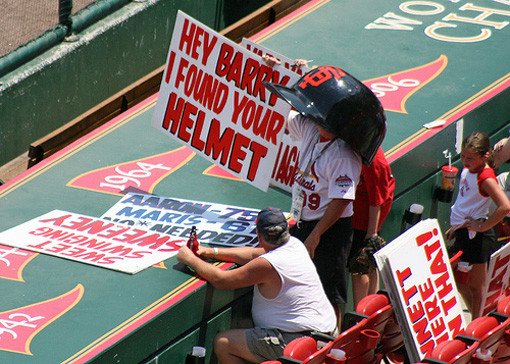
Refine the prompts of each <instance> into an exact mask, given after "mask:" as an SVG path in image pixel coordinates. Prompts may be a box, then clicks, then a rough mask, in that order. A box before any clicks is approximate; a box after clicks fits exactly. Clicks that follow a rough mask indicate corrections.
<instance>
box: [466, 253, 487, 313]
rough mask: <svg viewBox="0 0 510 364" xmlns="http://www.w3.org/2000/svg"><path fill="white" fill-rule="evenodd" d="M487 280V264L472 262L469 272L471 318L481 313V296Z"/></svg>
mask: <svg viewBox="0 0 510 364" xmlns="http://www.w3.org/2000/svg"><path fill="white" fill-rule="evenodd" d="M486 280H487V264H486V263H481V264H473V267H472V268H471V271H470V272H469V289H470V291H471V318H472V319H475V318H477V317H480V315H481V305H482V297H483V294H484V292H485V284H486V283H485V282H486Z"/></svg>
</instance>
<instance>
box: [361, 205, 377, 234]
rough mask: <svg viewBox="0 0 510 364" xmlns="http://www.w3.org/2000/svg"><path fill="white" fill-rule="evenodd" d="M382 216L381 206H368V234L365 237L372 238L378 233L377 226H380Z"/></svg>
mask: <svg viewBox="0 0 510 364" xmlns="http://www.w3.org/2000/svg"><path fill="white" fill-rule="evenodd" d="M380 218H381V206H368V225H367V235H366V236H365V238H370V237H372V236H374V235H377V233H378V231H377V227H378V226H379V219H380Z"/></svg>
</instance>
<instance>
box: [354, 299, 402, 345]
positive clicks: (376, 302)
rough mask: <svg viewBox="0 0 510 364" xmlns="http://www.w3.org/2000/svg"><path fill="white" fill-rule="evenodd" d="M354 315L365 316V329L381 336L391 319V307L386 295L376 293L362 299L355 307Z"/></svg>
mask: <svg viewBox="0 0 510 364" xmlns="http://www.w3.org/2000/svg"><path fill="white" fill-rule="evenodd" d="M356 313H359V314H362V315H365V316H367V322H366V323H365V328H367V329H372V330H375V331H377V332H378V333H380V334H381V335H382V334H383V332H384V329H385V327H386V324H387V323H388V321H389V320H390V319H391V318H392V317H393V306H392V305H391V304H390V302H389V299H388V297H387V296H386V295H384V294H380V293H376V294H372V295H368V296H366V297H365V298H363V299H362V300H361V301H360V302H359V303H358V306H357V307H356Z"/></svg>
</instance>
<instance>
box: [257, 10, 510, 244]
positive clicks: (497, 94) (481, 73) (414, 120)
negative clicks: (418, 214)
mask: <svg viewBox="0 0 510 364" xmlns="http://www.w3.org/2000/svg"><path fill="white" fill-rule="evenodd" d="M412 3H413V2H403V1H394V0H393V1H383V2H373V1H370V0H361V1H358V0H333V1H316V2H315V7H313V8H312V10H311V11H308V12H305V13H304V15H303V16H301V17H300V19H299V21H298V22H294V23H289V24H287V25H286V26H282V27H280V28H277V29H275V30H273V31H270V32H267V33H264V34H263V35H259V36H258V37H257V36H256V37H254V40H255V41H257V40H258V42H260V43H261V44H263V45H264V46H266V47H268V48H270V49H273V50H275V51H277V52H279V53H281V54H284V55H286V56H288V57H291V58H304V59H313V62H312V65H324V64H332V65H335V66H339V67H342V68H344V69H345V70H346V71H347V72H349V73H351V74H352V75H354V76H355V77H357V78H358V79H360V80H361V81H365V82H368V81H369V80H372V79H379V78H382V80H381V81H380V82H382V83H384V84H385V85H384V87H386V90H388V91H387V92H385V94H384V95H383V96H382V97H381V96H380V99H381V100H382V101H383V104H384V100H385V99H388V98H389V97H392V94H394V92H393V91H394V88H392V87H390V86H391V84H390V83H389V82H388V79H387V76H388V75H393V74H396V73H399V72H402V71H406V70H411V69H414V68H417V67H421V66H423V65H426V64H428V63H430V62H433V61H435V60H438V59H439V58H440V57H445V60H446V64H445V66H444V68H443V69H442V70H441V71H440V72H439V73H437V74H436V75H435V76H434V77H433V78H431V79H429V80H427V82H426V83H425V82H422V84H420V85H418V87H416V89H415V90H414V92H413V93H412V94H410V95H407V98H406V99H405V100H403V101H402V104H401V105H403V107H402V109H401V110H398V112H397V111H396V110H394V108H391V109H388V108H386V116H387V126H388V131H387V135H386V138H385V140H384V143H383V148H384V149H385V151H386V153H387V156H388V159H389V160H390V161H391V165H392V169H393V172H394V174H395V178H396V182H397V183H396V185H397V191H396V194H397V198H396V203H395V206H394V208H393V210H392V212H391V215H390V217H389V220H388V223H387V224H386V225H387V226H385V227H384V230H385V231H387V232H386V236H387V237H388V238H393V237H395V236H396V234H398V232H399V229H400V219H401V217H402V215H403V212H404V210H405V208H407V207H408V206H409V205H410V204H412V203H421V204H423V205H424V206H425V207H426V213H425V214H424V217H428V216H429V212H428V211H429V209H428V208H427V206H430V205H431V204H432V194H433V191H434V184H435V183H438V182H439V179H438V177H437V175H438V171H439V168H440V167H441V166H442V165H443V164H445V163H447V159H445V157H444V155H443V151H444V150H446V149H448V150H449V151H450V152H451V153H452V156H453V157H452V158H453V159H452V160H453V162H456V161H458V159H459V156H458V154H457V153H456V151H455V145H456V143H457V142H458V141H457V135H458V132H457V129H458V128H460V127H463V133H460V134H459V135H461V136H462V137H465V136H467V135H468V134H469V133H471V132H472V131H474V130H482V131H485V132H486V133H488V134H489V135H490V136H491V140H493V142H496V141H497V140H498V138H500V137H502V136H507V135H508V133H507V129H508V125H509V123H510V88H509V86H510V67H509V64H508V61H507V58H508V57H507V55H508V52H509V46H510V42H508V40H510V27H508V26H505V22H506V21H508V11H509V7H508V6H507V5H504V4H502V3H498V2H493V1H482V2H476V3H475V4H474V6H478V7H484V8H487V9H482V10H478V11H474V10H462V9H463V8H464V7H468V8H469V6H468V5H466V3H467V2H466V1H459V2H441V3H438V2H423V3H422V4H421V5H416V4H414V5H413V4H412ZM461 8H462V9H461ZM361 9H363V10H361ZM480 11H487V12H490V13H491V14H490V16H489V17H488V18H487V19H486V20H487V21H489V20H490V21H491V22H493V24H496V23H497V24H499V25H498V28H499V29H495V28H494V27H493V26H489V25H487V24H480V23H478V24H477V23H475V22H466V21H464V22H460V21H453V20H450V21H448V23H449V24H450V25H455V27H454V28H453V27H450V28H445V29H441V30H437V32H436V33H438V34H441V35H443V36H444V37H448V38H449V39H448V41H446V40H445V38H443V39H437V37H436V38H434V37H435V36H431V35H427V34H426V29H427V28H428V27H429V26H431V25H432V24H434V23H435V22H439V21H442V19H443V18H446V17H447V16H448V17H450V18H452V17H453V15H452V14H454V13H456V14H457V15H458V16H463V17H467V18H468V17H474V16H476V15H478V14H480ZM387 13H394V14H396V16H399V17H405V18H406V20H405V21H406V22H407V24H403V25H401V26H400V28H401V30H395V29H393V30H388V29H376V28H377V26H376V28H374V25H377V24H381V23H382V22H381V21H380V20H377V19H379V18H382V17H383V16H385V14H387ZM426 13H427V14H426ZM425 14H426V15H425ZM388 17H389V16H388V15H386V18H388ZM393 17H395V16H393ZM443 21H444V20H443ZM404 28H405V29H404ZM487 29H488V30H490V36H488V37H487V39H481V38H482V37H480V39H479V41H476V42H460V41H458V39H457V40H456V39H453V37H457V38H464V39H466V38H468V37H472V36H474V35H478V34H480V32H482V31H483V32H485V31H486V30H487ZM383 76H384V77H383ZM393 78H394V79H396V80H398V78H397V76H393ZM406 78H407V79H409V78H411V77H410V76H406ZM400 89H403V87H401V88H400ZM490 90H493V91H494V92H493V93H492V94H490V96H489V97H487V99H482V95H484V94H488V93H490V92H491V91H490ZM395 92H397V91H395ZM397 99H398V98H397ZM436 119H445V120H447V123H446V124H445V126H444V127H443V128H440V129H432V130H431V131H428V132H427V131H426V130H425V129H424V128H423V126H422V125H423V124H425V123H428V122H431V121H434V120H436ZM417 134H420V135H422V136H423V138H422V139H418V137H417V136H416V135H417ZM413 141H414V142H413ZM413 143H414V144H413ZM399 154H400V155H399ZM442 205H444V204H442ZM443 207H444V206H443ZM446 209H447V210H448V209H449V206H448V207H447V208H446ZM438 210H439V211H440V212H441V207H440V208H438ZM441 221H444V222H445V223H446V221H447V215H446V218H445V217H442V218H441Z"/></svg>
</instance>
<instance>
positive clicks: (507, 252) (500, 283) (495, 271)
mask: <svg viewBox="0 0 510 364" xmlns="http://www.w3.org/2000/svg"><path fill="white" fill-rule="evenodd" d="M509 262H510V243H507V244H505V245H504V246H503V247H501V248H500V249H499V250H498V251H496V252H494V253H493V254H492V255H491V260H490V262H489V269H488V274H487V284H486V285H485V287H486V288H485V289H486V290H485V292H484V295H483V297H482V304H481V309H482V313H481V315H482V316H485V315H487V314H488V313H489V312H491V311H493V310H494V309H495V308H496V307H497V305H498V302H499V300H500V299H501V298H502V297H504V296H506V295H507V294H509V293H510V292H509V285H510V264H509Z"/></svg>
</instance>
